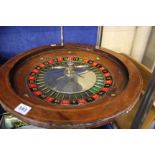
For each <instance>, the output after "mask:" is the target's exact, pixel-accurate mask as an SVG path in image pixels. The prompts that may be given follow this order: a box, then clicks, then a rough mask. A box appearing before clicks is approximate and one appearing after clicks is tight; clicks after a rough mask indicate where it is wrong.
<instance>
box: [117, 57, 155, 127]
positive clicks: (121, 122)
mask: <svg viewBox="0 0 155 155" xmlns="http://www.w3.org/2000/svg"><path fill="white" fill-rule="evenodd" d="M122 55H124V56H125V57H127V58H128V59H130V60H131V61H132V62H133V63H134V64H135V65H136V66H137V68H138V69H139V71H140V72H141V75H142V78H143V89H142V94H141V97H140V99H139V100H138V102H137V104H136V106H135V107H134V108H133V109H132V110H131V111H130V112H129V113H128V114H126V115H124V116H121V117H118V118H117V119H116V120H115V122H116V124H117V125H118V127H119V128H122V129H129V128H130V127H131V124H132V122H133V120H134V118H135V115H136V112H137V110H138V108H139V107H140V105H141V100H142V98H143V95H144V93H145V90H146V88H147V85H148V82H149V80H150V77H151V74H152V72H151V70H150V69H148V68H147V67H146V66H144V65H143V64H140V63H138V62H137V61H136V60H134V59H133V58H132V57H130V56H128V55H125V54H122ZM154 120H155V107H154V106H152V107H151V109H150V110H149V112H148V114H147V115H146V117H145V119H144V121H143V122H142V124H141V127H140V128H142V129H147V128H150V126H151V124H152V123H153V121H154Z"/></svg>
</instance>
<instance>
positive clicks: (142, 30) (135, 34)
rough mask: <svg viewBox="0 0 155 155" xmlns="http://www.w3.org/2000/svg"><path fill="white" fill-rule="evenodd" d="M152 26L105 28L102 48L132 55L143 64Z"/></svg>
mask: <svg viewBox="0 0 155 155" xmlns="http://www.w3.org/2000/svg"><path fill="white" fill-rule="evenodd" d="M150 32H151V26H105V27H103V34H102V36H103V37H102V47H105V48H108V49H111V50H114V51H116V52H119V53H125V54H127V55H131V56H132V57H133V58H134V59H135V60H137V61H138V62H141V61H142V59H143V56H144V53H145V49H146V47H147V44H148V39H149V36H150Z"/></svg>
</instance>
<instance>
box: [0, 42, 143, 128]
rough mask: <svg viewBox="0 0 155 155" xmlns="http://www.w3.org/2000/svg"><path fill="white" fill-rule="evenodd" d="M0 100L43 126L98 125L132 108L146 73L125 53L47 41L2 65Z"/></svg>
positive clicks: (24, 117) (15, 111)
mask: <svg viewBox="0 0 155 155" xmlns="http://www.w3.org/2000/svg"><path fill="white" fill-rule="evenodd" d="M0 77H1V80H0V87H1V89H0V102H1V104H2V106H3V108H4V109H5V110H6V111H8V112H10V113H11V114H13V115H14V116H16V117H18V118H20V119H21V120H22V121H24V122H26V123H28V124H32V125H35V126H39V127H43V128H94V127H97V126H101V125H103V124H105V123H107V122H109V121H111V120H113V119H114V118H116V117H117V116H119V115H122V114H125V113H127V112H129V111H130V110H131V109H132V108H133V107H134V105H135V103H136V102H137V100H138V98H139V96H140V94H141V90H142V83H143V82H142V78H141V75H140V73H139V71H138V69H137V68H136V66H135V65H134V64H133V63H132V62H131V61H130V60H129V59H128V58H126V57H124V56H123V55H120V54H119V53H116V52H113V51H110V50H108V49H104V48H99V49H96V48H95V47H94V46H90V45H81V44H65V45H64V46H61V45H56V46H50V45H48V46H43V47H40V48H35V49H32V50H29V51H26V52H23V53H21V54H19V55H17V56H15V57H13V58H11V59H10V60H9V61H7V62H6V63H5V64H4V65H3V66H1V68H0Z"/></svg>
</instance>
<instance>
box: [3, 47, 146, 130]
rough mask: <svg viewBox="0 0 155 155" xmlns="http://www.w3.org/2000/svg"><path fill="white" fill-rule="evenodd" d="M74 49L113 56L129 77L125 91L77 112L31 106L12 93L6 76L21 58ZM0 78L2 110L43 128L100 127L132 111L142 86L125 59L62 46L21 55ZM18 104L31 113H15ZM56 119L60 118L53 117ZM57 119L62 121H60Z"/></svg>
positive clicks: (91, 48)
mask: <svg viewBox="0 0 155 155" xmlns="http://www.w3.org/2000/svg"><path fill="white" fill-rule="evenodd" d="M73 47H76V48H83V49H89V50H93V51H96V52H101V51H104V52H105V53H107V54H110V55H111V56H114V57H116V58H117V59H118V60H119V61H121V62H122V64H123V65H124V66H125V67H126V69H127V70H128V73H129V81H128V84H127V86H126V88H125V89H124V91H123V92H122V93H121V94H120V95H118V96H116V97H114V98H112V99H111V100H109V101H107V102H104V103H103V102H102V100H99V101H96V102H97V103H96V104H92V105H88V106H81V107H77V108H53V107H52V106H51V108H46V107H44V108H43V107H42V106H41V107H40V106H36V105H33V103H30V102H29V101H27V100H25V99H24V98H21V97H20V96H19V95H18V94H16V93H15V92H14V90H13V89H12V86H11V83H10V81H9V79H10V77H9V74H10V71H11V70H12V68H13V67H14V65H15V64H16V63H17V62H18V61H20V60H21V59H22V58H24V57H28V56H31V55H32V54H35V53H37V52H38V51H43V50H45V49H51V50H52V49H60V48H62V49H63V48H73ZM0 77H1V80H0V86H1V88H2V89H0V100H1V104H2V106H3V107H4V109H6V110H7V111H8V112H10V113H12V114H13V115H15V116H17V117H18V118H20V119H21V120H23V121H25V122H27V123H29V124H33V125H36V126H40V127H44V128H85V127H91V126H97V125H98V124H103V123H105V122H107V121H109V120H111V119H113V118H115V117H117V116H119V115H121V114H124V113H126V112H128V111H129V110H131V109H132V107H133V106H134V105H135V103H136V101H137V100H138V98H139V96H140V94H141V90H142V85H143V84H142V83H143V82H142V78H141V75H140V73H139V71H138V69H137V68H136V66H135V65H134V64H133V63H132V62H131V61H130V60H129V59H127V58H126V57H124V56H122V55H120V54H118V53H115V52H113V51H111V50H108V49H105V48H102V49H95V47H94V46H88V45H80V44H65V45H64V46H63V47H62V46H59V45H58V46H55V47H51V46H43V47H40V48H35V49H32V50H29V51H27V52H24V53H21V54H19V55H17V56H15V57H14V58H12V59H10V60H9V61H8V62H6V63H5V64H4V65H3V66H1V68H0ZM19 103H25V104H27V105H30V106H31V107H32V110H31V111H30V112H29V113H28V114H27V115H26V116H23V115H21V114H19V113H17V112H15V111H14V108H15V107H16V106H17V105H18V104H19ZM116 103H117V104H116ZM46 115H49V116H50V117H49V118H52V117H54V119H52V120H51V119H48V117H47V116H46ZM58 115H59V117H56V116H58ZM73 115H74V116H76V119H72V117H71V116H73ZM60 117H61V119H59V118H60ZM74 118H75V117H74Z"/></svg>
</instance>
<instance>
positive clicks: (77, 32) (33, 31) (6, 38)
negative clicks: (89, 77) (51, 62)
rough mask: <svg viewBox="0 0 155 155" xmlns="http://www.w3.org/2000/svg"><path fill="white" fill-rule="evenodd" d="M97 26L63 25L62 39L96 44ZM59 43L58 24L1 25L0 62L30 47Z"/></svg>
mask: <svg viewBox="0 0 155 155" xmlns="http://www.w3.org/2000/svg"><path fill="white" fill-rule="evenodd" d="M96 35H97V26H65V27H64V41H65V42H74V43H83V44H91V45H95V44H96ZM57 43H60V26H1V27H0V62H1V63H3V62H5V61H6V60H8V59H9V58H11V57H13V56H15V55H17V54H18V53H21V52H23V51H26V50H29V49H31V48H35V47H39V46H43V45H48V44H57Z"/></svg>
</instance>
